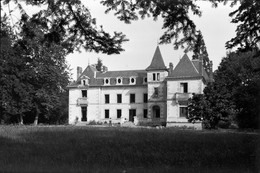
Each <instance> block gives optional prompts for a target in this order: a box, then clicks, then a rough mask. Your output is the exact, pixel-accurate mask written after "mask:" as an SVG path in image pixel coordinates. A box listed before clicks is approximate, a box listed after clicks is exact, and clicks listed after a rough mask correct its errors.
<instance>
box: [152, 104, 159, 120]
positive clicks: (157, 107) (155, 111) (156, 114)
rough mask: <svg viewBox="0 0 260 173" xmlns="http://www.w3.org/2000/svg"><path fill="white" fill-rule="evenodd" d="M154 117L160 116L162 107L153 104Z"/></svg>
mask: <svg viewBox="0 0 260 173" xmlns="http://www.w3.org/2000/svg"><path fill="white" fill-rule="evenodd" d="M153 117H155V118H160V107H159V106H157V105H156V106H153Z"/></svg>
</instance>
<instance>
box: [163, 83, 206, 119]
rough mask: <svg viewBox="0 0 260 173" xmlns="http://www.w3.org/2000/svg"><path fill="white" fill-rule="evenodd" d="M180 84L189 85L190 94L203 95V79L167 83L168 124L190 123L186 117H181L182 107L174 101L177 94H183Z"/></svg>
mask: <svg viewBox="0 0 260 173" xmlns="http://www.w3.org/2000/svg"><path fill="white" fill-rule="evenodd" d="M180 83H188V93H190V96H192V95H191V93H196V94H199V93H200V94H202V93H203V89H204V87H205V84H204V83H203V82H202V80H201V79H196V80H175V81H167V122H188V120H187V119H186V118H185V117H180V107H181V105H179V104H178V103H177V102H176V100H174V97H175V93H181V87H180Z"/></svg>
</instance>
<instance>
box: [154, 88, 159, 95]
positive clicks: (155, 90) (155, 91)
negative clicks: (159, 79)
mask: <svg viewBox="0 0 260 173" xmlns="http://www.w3.org/2000/svg"><path fill="white" fill-rule="evenodd" d="M158 96H159V88H158V87H154V97H158Z"/></svg>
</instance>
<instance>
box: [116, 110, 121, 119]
mask: <svg viewBox="0 0 260 173" xmlns="http://www.w3.org/2000/svg"><path fill="white" fill-rule="evenodd" d="M121 115H122V110H121V109H117V118H121Z"/></svg>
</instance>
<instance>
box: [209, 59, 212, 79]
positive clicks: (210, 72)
mask: <svg viewBox="0 0 260 173" xmlns="http://www.w3.org/2000/svg"><path fill="white" fill-rule="evenodd" d="M212 66H213V62H212V61H209V81H210V82H213V70H212Z"/></svg>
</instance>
